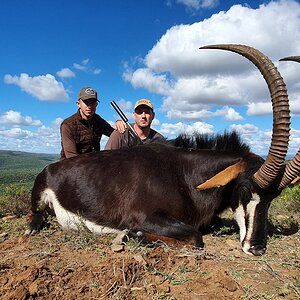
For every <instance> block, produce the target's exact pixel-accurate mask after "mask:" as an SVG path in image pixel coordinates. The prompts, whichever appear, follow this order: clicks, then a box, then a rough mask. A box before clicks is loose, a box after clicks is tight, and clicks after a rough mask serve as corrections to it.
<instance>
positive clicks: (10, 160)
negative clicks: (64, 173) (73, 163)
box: [0, 150, 59, 170]
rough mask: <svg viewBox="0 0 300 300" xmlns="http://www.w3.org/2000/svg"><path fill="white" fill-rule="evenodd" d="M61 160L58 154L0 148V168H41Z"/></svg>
mask: <svg viewBox="0 0 300 300" xmlns="http://www.w3.org/2000/svg"><path fill="white" fill-rule="evenodd" d="M58 160H59V155H58V154H42V153H28V152H22V151H11V150H0V170H7V169H10V170H12V169H31V168H34V169H36V168H37V169H41V168H44V167H45V166H46V165H48V164H50V163H53V162H55V161H58Z"/></svg>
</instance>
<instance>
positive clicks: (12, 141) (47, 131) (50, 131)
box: [0, 120, 61, 154]
mask: <svg viewBox="0 0 300 300" xmlns="http://www.w3.org/2000/svg"><path fill="white" fill-rule="evenodd" d="M56 121H57V120H56ZM56 121H54V123H56ZM60 147H61V146H60V133H59V129H58V128H57V126H53V127H46V126H44V125H41V126H40V127H37V129H36V130H25V129H22V128H21V127H13V128H1V129H0V149H3V150H10V149H11V150H16V149H18V150H19V151H25V152H38V153H55V154H57V153H59V151H60Z"/></svg>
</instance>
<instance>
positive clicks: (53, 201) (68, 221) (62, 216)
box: [41, 189, 121, 234]
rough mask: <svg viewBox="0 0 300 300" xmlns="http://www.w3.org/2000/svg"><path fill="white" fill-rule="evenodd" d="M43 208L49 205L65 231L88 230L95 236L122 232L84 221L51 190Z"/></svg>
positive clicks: (47, 190)
mask: <svg viewBox="0 0 300 300" xmlns="http://www.w3.org/2000/svg"><path fill="white" fill-rule="evenodd" d="M41 200H42V203H41V206H44V205H48V206H50V207H51V208H53V210H54V212H55V215H56V218H57V221H58V223H59V224H60V225H61V227H62V228H64V229H72V230H79V229H82V228H87V229H88V230H89V231H91V232H94V233H95V234H104V233H119V232H121V230H118V229H114V228H110V227H106V226H101V225H97V224H95V223H94V222H91V221H89V220H86V219H84V218H83V217H81V216H79V215H77V214H74V213H72V212H70V211H68V210H66V209H65V208H63V207H62V206H61V204H60V203H59V201H58V200H57V197H56V195H55V193H54V192H53V191H52V190H51V189H46V190H45V191H44V192H43V194H42V197H41Z"/></svg>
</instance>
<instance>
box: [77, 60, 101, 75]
mask: <svg viewBox="0 0 300 300" xmlns="http://www.w3.org/2000/svg"><path fill="white" fill-rule="evenodd" d="M73 67H74V68H75V69H76V70H79V71H82V72H86V73H91V74H94V75H99V74H100V73H101V69H100V68H96V67H94V66H93V65H92V62H91V61H90V59H89V58H86V59H83V60H82V61H81V62H80V63H73Z"/></svg>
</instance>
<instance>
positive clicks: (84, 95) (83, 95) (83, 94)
mask: <svg viewBox="0 0 300 300" xmlns="http://www.w3.org/2000/svg"><path fill="white" fill-rule="evenodd" d="M78 99H81V100H83V101H84V100H87V99H95V100H96V101H99V100H98V98H97V92H96V90H94V89H93V88H91V87H89V86H87V87H84V88H82V89H81V90H80V92H79V94H78Z"/></svg>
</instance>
